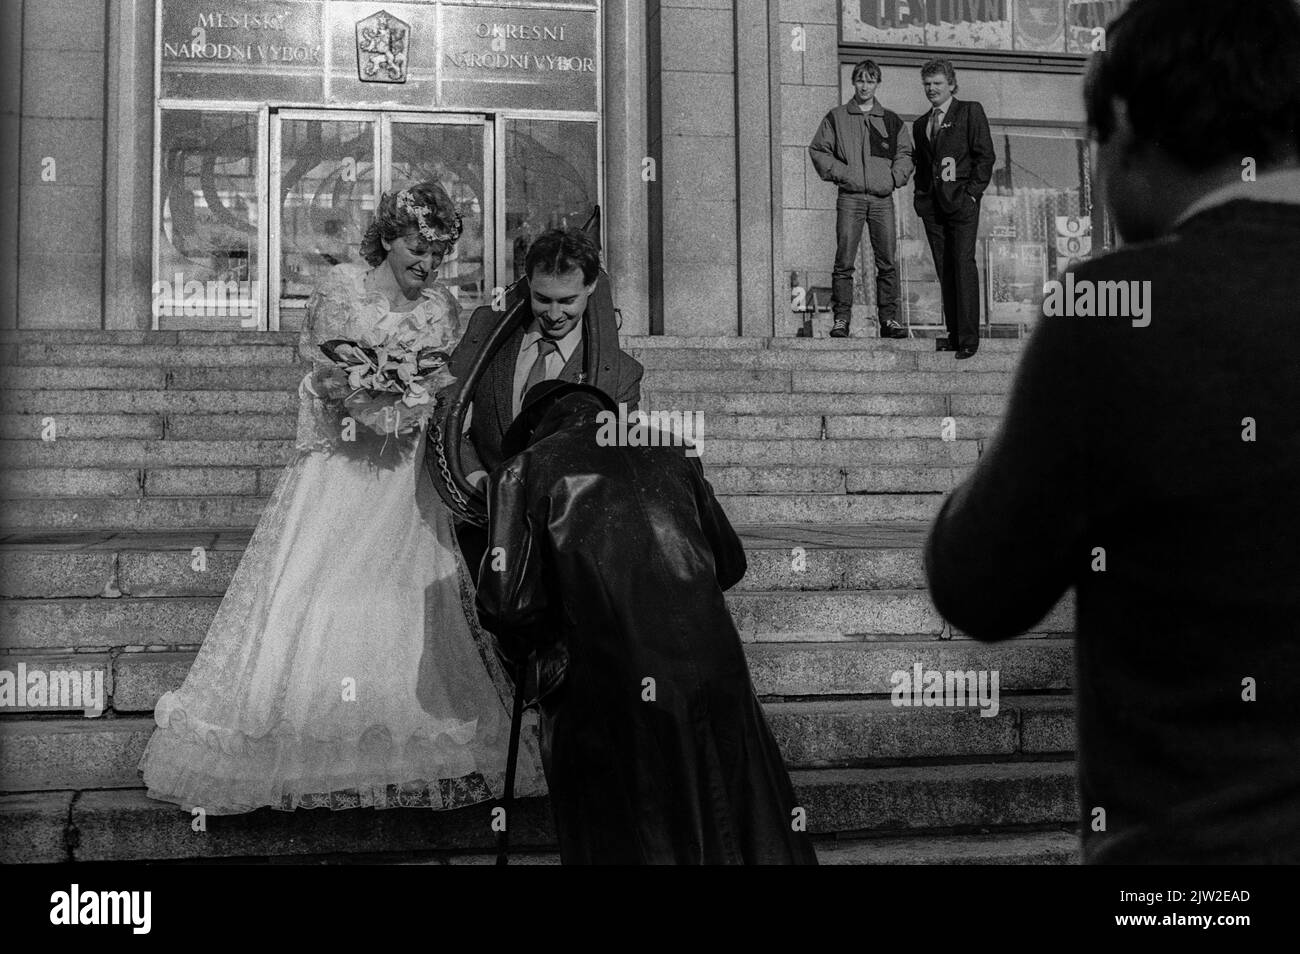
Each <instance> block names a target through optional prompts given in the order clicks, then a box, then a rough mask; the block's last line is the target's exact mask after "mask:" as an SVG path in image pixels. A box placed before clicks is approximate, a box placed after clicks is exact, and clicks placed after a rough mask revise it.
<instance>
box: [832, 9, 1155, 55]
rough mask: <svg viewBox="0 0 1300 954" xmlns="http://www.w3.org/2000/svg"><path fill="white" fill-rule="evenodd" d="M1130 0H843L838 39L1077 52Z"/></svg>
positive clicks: (1096, 43)
mask: <svg viewBox="0 0 1300 954" xmlns="http://www.w3.org/2000/svg"><path fill="white" fill-rule="evenodd" d="M1129 2H1130V0H840V39H841V42H843V43H850V44H853V43H861V44H865V45H871V46H922V47H934V48H936V49H953V50H1013V51H1017V52H1025V53H1078V54H1083V55H1087V54H1089V53H1092V52H1095V51H1096V50H1098V49H1103V48H1104V45H1103V44H1104V40H1105V30H1104V28H1105V25H1106V24H1107V23H1108V22H1109V21H1110V20H1112V19H1113V18H1114V17H1116V16H1118V15H1119V14H1120V13H1121V12H1122V11H1123V9H1124V8H1125V7H1126V6H1128V3H1129Z"/></svg>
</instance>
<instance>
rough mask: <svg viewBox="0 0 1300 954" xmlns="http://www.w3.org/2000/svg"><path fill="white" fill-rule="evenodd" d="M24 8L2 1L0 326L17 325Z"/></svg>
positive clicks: (0, 43)
mask: <svg viewBox="0 0 1300 954" xmlns="http://www.w3.org/2000/svg"><path fill="white" fill-rule="evenodd" d="M22 20H23V8H22V6H21V5H20V4H17V3H0V97H2V99H0V328H16V327H17V326H18V178H19V175H20V171H19V128H20V127H19V118H18V116H19V113H20V112H21V108H22V102H21V94H22V75H23V23H22Z"/></svg>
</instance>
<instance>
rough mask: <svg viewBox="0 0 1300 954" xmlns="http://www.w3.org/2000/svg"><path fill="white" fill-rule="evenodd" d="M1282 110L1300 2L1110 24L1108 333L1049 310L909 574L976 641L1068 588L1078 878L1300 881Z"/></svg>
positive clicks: (1298, 602) (1105, 73)
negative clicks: (1128, 868) (1252, 876)
mask: <svg viewBox="0 0 1300 954" xmlns="http://www.w3.org/2000/svg"><path fill="white" fill-rule="evenodd" d="M1298 106H1300V7H1297V4H1296V2H1295V0H1250V2H1236V3H1227V2H1222V0H1135V2H1134V3H1133V5H1132V6H1131V7H1130V8H1129V10H1128V11H1127V12H1126V13H1125V14H1124V15H1123V16H1122V17H1120V18H1119V19H1118V20H1116V21H1115V23H1114V24H1113V26H1112V27H1111V30H1110V32H1109V49H1108V50H1107V52H1106V53H1105V54H1104V55H1102V56H1099V57H1098V59H1097V61H1096V62H1095V63H1094V64H1093V67H1092V72H1091V75H1090V77H1089V83H1088V115H1089V120H1090V122H1091V123H1092V126H1093V130H1094V134H1095V135H1096V137H1097V138H1098V140H1099V141H1100V144H1101V145H1100V153H1101V170H1102V178H1103V179H1104V182H1105V186H1106V193H1107V194H1106V200H1107V204H1108V205H1109V207H1110V209H1111V210H1112V212H1113V213H1114V214H1115V215H1116V216H1117V217H1118V220H1119V225H1120V230H1121V232H1122V233H1123V235H1124V237H1125V238H1126V239H1129V240H1130V242H1131V244H1127V245H1125V246H1124V247H1123V248H1120V249H1118V250H1116V251H1113V252H1111V253H1109V254H1106V255H1102V256H1099V257H1097V258H1095V259H1092V260H1090V261H1086V262H1084V263H1082V264H1080V265H1078V266H1076V267H1074V268H1073V269H1072V272H1071V278H1070V283H1071V284H1072V285H1074V286H1075V287H1082V288H1085V289H1089V290H1091V289H1096V290H1097V294H1098V295H1100V294H1102V293H1103V292H1104V293H1105V294H1107V295H1108V296H1110V300H1111V302H1112V303H1116V302H1117V303H1118V305H1119V307H1113V308H1112V307H1108V308H1107V312H1108V313H1107V314H1106V315H1105V316H1102V315H1099V314H1098V313H1097V312H1096V311H1093V310H1090V309H1089V310H1086V311H1082V310H1081V311H1080V313H1079V314H1078V315H1076V316H1075V317H1064V316H1062V315H1061V314H1060V313H1059V312H1056V313H1054V314H1053V315H1052V316H1049V315H1048V313H1047V309H1044V313H1043V314H1042V315H1040V317H1039V319H1038V323H1037V326H1036V327H1035V328H1034V332H1033V334H1032V335H1031V336H1030V338H1029V342H1028V346H1027V347H1026V349H1025V352H1024V355H1023V357H1022V358H1021V361H1020V366H1019V367H1018V368H1017V371H1016V379H1015V385H1014V387H1013V389H1012V393H1011V396H1010V400H1009V402H1008V406H1007V411H1006V414H1005V417H1004V418H1003V420H1002V423H1001V426H1000V428H999V431H998V434H997V436H996V438H995V439H994V440H993V441H992V442H991V443H990V445H989V447H988V448H987V449H986V450H985V451H984V453H983V454H981V455H980V459H979V462H978V464H977V465H976V467H975V469H974V471H973V472H972V474H971V475H970V477H969V478H968V479H967V480H966V481H965V482H963V483H962V485H961V486H959V487H958V488H957V489H956V490H954V491H953V492H952V494H951V495H950V496H949V498H948V500H947V501H945V503H944V505H943V508H942V510H941V511H940V513H939V516H938V518H937V519H936V520H935V524H934V527H933V529H932V531H931V535H930V541H929V544H928V546H927V549H926V571H927V576H928V579H929V583H930V596H931V598H932V599H933V601H934V605H935V607H936V608H937V609H938V610H939V612H940V613H941V614H942V615H943V617H944V618H945V619H946V620H948V621H949V622H951V623H952V625H953V626H955V627H957V628H958V629H960V630H962V631H963V632H965V633H968V634H970V635H972V636H974V637H975V638H977V639H984V640H998V639H1005V638H1008V637H1011V636H1015V635H1018V634H1020V633H1023V632H1026V631H1035V632H1049V633H1050V632H1059V629H1060V628H1059V627H1057V626H1055V625H1054V623H1055V622H1057V621H1060V620H1061V619H1062V617H1061V616H1060V615H1058V614H1051V613H1050V610H1051V608H1052V607H1053V606H1054V605H1055V604H1057V602H1058V601H1059V600H1060V599H1061V597H1062V596H1063V595H1064V594H1065V593H1066V592H1067V591H1068V590H1070V589H1071V588H1073V590H1074V593H1075V600H1074V604H1075V606H1074V620H1073V633H1074V639H1073V643H1072V646H1069V647H1064V646H1062V647H1061V648H1062V649H1066V648H1068V649H1070V650H1072V656H1073V664H1074V672H1075V687H1074V688H1075V718H1076V721H1077V725H1078V731H1077V732H1076V735H1075V738H1076V739H1077V744H1076V745H1075V746H1070V745H1069V744H1068V743H1067V744H1066V745H1063V746H1061V749H1062V750H1064V749H1067V748H1069V747H1076V748H1077V753H1076V755H1077V770H1078V789H1079V795H1080V801H1079V830H1080V832H1081V834H1082V849H1083V858H1084V860H1085V861H1086V862H1089V863H1111V864H1151V863H1165V864H1170V863H1176V864H1191V863H1196V864H1204V863H1216V864H1233V863H1235V864H1240V863H1261V862H1275V863H1289V864H1296V863H1300V693H1297V692H1296V691H1295V688H1294V687H1295V685H1296V684H1297V682H1298V681H1300V586H1298V585H1297V581H1300V546H1297V544H1296V540H1297V539H1300V508H1297V507H1296V506H1295V500H1296V487H1297V486H1300V417H1298V416H1297V414H1296V409H1297V408H1300V348H1297V345H1296V328H1297V325H1296V302H1300V269H1297V268H1296V262H1297V261H1300V168H1297V163H1296V142H1295V137H1296V122H1297V118H1298V117H1300V109H1298V108H1297V107H1298ZM1247 159H1250V160H1252V161H1253V163H1254V164H1255V166H1257V174H1256V175H1250V174H1243V173H1247V172H1249V171H1250V165H1251V164H1250V163H1247V164H1246V165H1245V166H1243V161H1244V160H1247ZM1106 289H1109V291H1105V290H1106ZM1139 291H1141V293H1142V294H1143V295H1144V297H1145V301H1146V304H1145V307H1144V320H1143V321H1141V322H1139V321H1136V320H1132V319H1133V318H1134V315H1133V310H1132V309H1130V308H1127V307H1124V302H1125V301H1128V300H1129V299H1128V298H1127V297H1123V298H1120V297H1117V296H1118V295H1119V293H1121V292H1122V293H1123V294H1124V295H1125V296H1127V295H1135V294H1137V293H1138V292H1139ZM1085 314H1086V315H1087V316H1086V317H1085V316H1084V315H1085ZM1067 625H1068V624H1067ZM1064 655H1065V654H1064V653H1063V656H1064ZM1050 774H1052V773H1050V772H1046V773H1045V775H1044V776H1043V778H1044V780H1045V778H1046V776H1047V775H1050ZM1056 778H1057V780H1059V781H1065V779H1064V778H1062V777H1061V776H1059V775H1058V776H1057V777H1056Z"/></svg>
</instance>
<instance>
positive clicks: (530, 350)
mask: <svg viewBox="0 0 1300 954" xmlns="http://www.w3.org/2000/svg"><path fill="white" fill-rule="evenodd" d="M541 337H542V333H541V332H540V331H538V330H537V326H536V325H534V326H533V327H531V328H529V330H528V331H525V332H524V340H523V341H522V342H521V343H520V345H519V357H518V358H517V359H516V360H515V383H514V389H513V390H512V391H511V394H513V395H514V403H513V407H512V411H511V413H512V414H513V415H514V416H515V417H518V416H519V407H520V405H521V404H523V401H524V384H525V383H526V382H527V381H528V372H529V371H531V370H532V368H533V362H534V361H536V360H537V354H538V350H537V342H538V341H539V340H540V339H541ZM580 341H582V322H581V321H579V322H578V323H577V324H576V325H574V326H573V330H572V331H570V332H569V333H568V334H567V335H565V336H564V337H563V338H561V339H560V340H559V341H557V342H556V345H557V346H558V348H557V350H555V351H552V352H551V353H550V354H548V355H547V356H546V377H545V378H543V380H545V381H550V380H552V379H554V378H558V377H559V376H560V372H561V371H563V370H564V366H565V364H567V363H568V361H569V358H571V357H573V352H574V351H575V350H576V349H577V347H578V343H579V342H580Z"/></svg>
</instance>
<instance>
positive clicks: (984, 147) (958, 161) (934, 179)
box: [912, 97, 997, 213]
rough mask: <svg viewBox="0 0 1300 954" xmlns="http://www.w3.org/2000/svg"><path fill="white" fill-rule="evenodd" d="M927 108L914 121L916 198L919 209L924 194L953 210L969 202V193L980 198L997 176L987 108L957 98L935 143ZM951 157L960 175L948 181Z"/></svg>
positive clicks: (951, 103) (941, 208) (946, 211)
mask: <svg viewBox="0 0 1300 954" xmlns="http://www.w3.org/2000/svg"><path fill="white" fill-rule="evenodd" d="M932 112H933V110H926V111H925V112H924V113H922V114H921V115H920V116H918V117H917V118H916V119H915V120H913V121H912V159H913V161H914V162H915V163H916V178H915V179H914V180H913V182H914V183H915V187H916V192H915V193H914V196H913V200H914V202H916V203H917V205H918V208H917V212H918V213H920V211H921V209H920V207H919V206H920V205H921V204H922V202H923V201H924V199H923V197H925V196H930V197H932V198H933V200H934V203H935V205H936V207H937V208H938V210H939V211H940V212H944V213H952V212H955V211H957V210H958V209H959V208H961V206H962V204H963V203H966V204H969V203H970V199H968V198H966V196H971V197H972V198H975V199H978V198H979V197H980V196H982V195H983V194H984V190H985V189H987V188H988V185H989V182H990V180H992V178H993V165H994V162H995V160H996V158H997V157H996V154H995V153H994V151H993V135H992V134H991V133H990V132H989V121H988V117H986V116H985V115H984V107H983V106H981V105H980V104H979V103H976V102H967V101H965V100H959V99H957V98H956V97H954V98H953V99H952V100H951V101H950V105H949V106H948V112H947V113H946V114H945V115H944V118H943V125H942V127H940V129H939V135H938V136H937V137H936V140H935V142H934V144H933V145H932V144H931V143H930V138H929V135H928V130H929V124H930V114H931V113H932ZM945 158H951V159H952V160H953V162H954V167H953V172H954V175H955V176H956V178H955V179H954V180H952V181H947V182H945V181H944V178H943V161H944V159H945Z"/></svg>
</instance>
